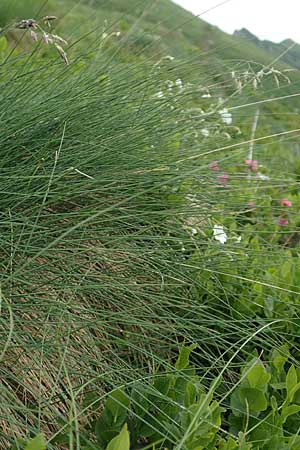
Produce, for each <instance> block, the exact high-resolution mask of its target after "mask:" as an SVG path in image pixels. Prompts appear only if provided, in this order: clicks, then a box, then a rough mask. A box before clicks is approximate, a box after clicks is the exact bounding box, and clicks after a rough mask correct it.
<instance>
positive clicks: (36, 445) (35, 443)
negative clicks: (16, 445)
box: [24, 434, 47, 450]
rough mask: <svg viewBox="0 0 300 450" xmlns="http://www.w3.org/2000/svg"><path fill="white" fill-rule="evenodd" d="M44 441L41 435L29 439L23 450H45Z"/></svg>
mask: <svg viewBox="0 0 300 450" xmlns="http://www.w3.org/2000/svg"><path fill="white" fill-rule="evenodd" d="M46 448H47V447H46V441H45V438H44V435H43V434H38V435H37V436H35V437H34V438H33V439H30V441H29V442H28V444H27V445H26V447H25V449H24V450H46Z"/></svg>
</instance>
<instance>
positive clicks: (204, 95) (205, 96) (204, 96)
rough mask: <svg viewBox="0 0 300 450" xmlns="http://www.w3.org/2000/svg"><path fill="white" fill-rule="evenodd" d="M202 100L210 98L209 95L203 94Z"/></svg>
mask: <svg viewBox="0 0 300 450" xmlns="http://www.w3.org/2000/svg"><path fill="white" fill-rule="evenodd" d="M202 98H211V95H210V94H203V95H202Z"/></svg>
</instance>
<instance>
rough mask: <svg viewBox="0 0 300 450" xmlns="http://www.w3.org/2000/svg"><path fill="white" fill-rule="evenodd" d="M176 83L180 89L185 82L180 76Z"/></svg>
mask: <svg viewBox="0 0 300 450" xmlns="http://www.w3.org/2000/svg"><path fill="white" fill-rule="evenodd" d="M175 84H176V86H177V87H179V88H180V89H182V88H183V82H182V80H181V79H180V78H178V80H176V81H175Z"/></svg>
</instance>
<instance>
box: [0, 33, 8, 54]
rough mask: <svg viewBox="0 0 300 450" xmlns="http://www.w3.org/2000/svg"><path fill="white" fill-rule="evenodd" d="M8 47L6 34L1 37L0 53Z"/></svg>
mask: <svg viewBox="0 0 300 450" xmlns="http://www.w3.org/2000/svg"><path fill="white" fill-rule="evenodd" d="M6 49H7V39H6V37H5V36H2V37H1V38H0V53H2V52H5V50H6Z"/></svg>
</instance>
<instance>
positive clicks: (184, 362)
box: [175, 344, 197, 370]
mask: <svg viewBox="0 0 300 450" xmlns="http://www.w3.org/2000/svg"><path fill="white" fill-rule="evenodd" d="M195 348H197V344H191V345H190V346H189V347H186V346H183V347H181V350H180V353H179V357H178V359H177V361H176V364H175V367H176V369H177V370H183V369H186V368H187V367H188V366H189V364H190V354H191V353H192V351H193V350H195Z"/></svg>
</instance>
